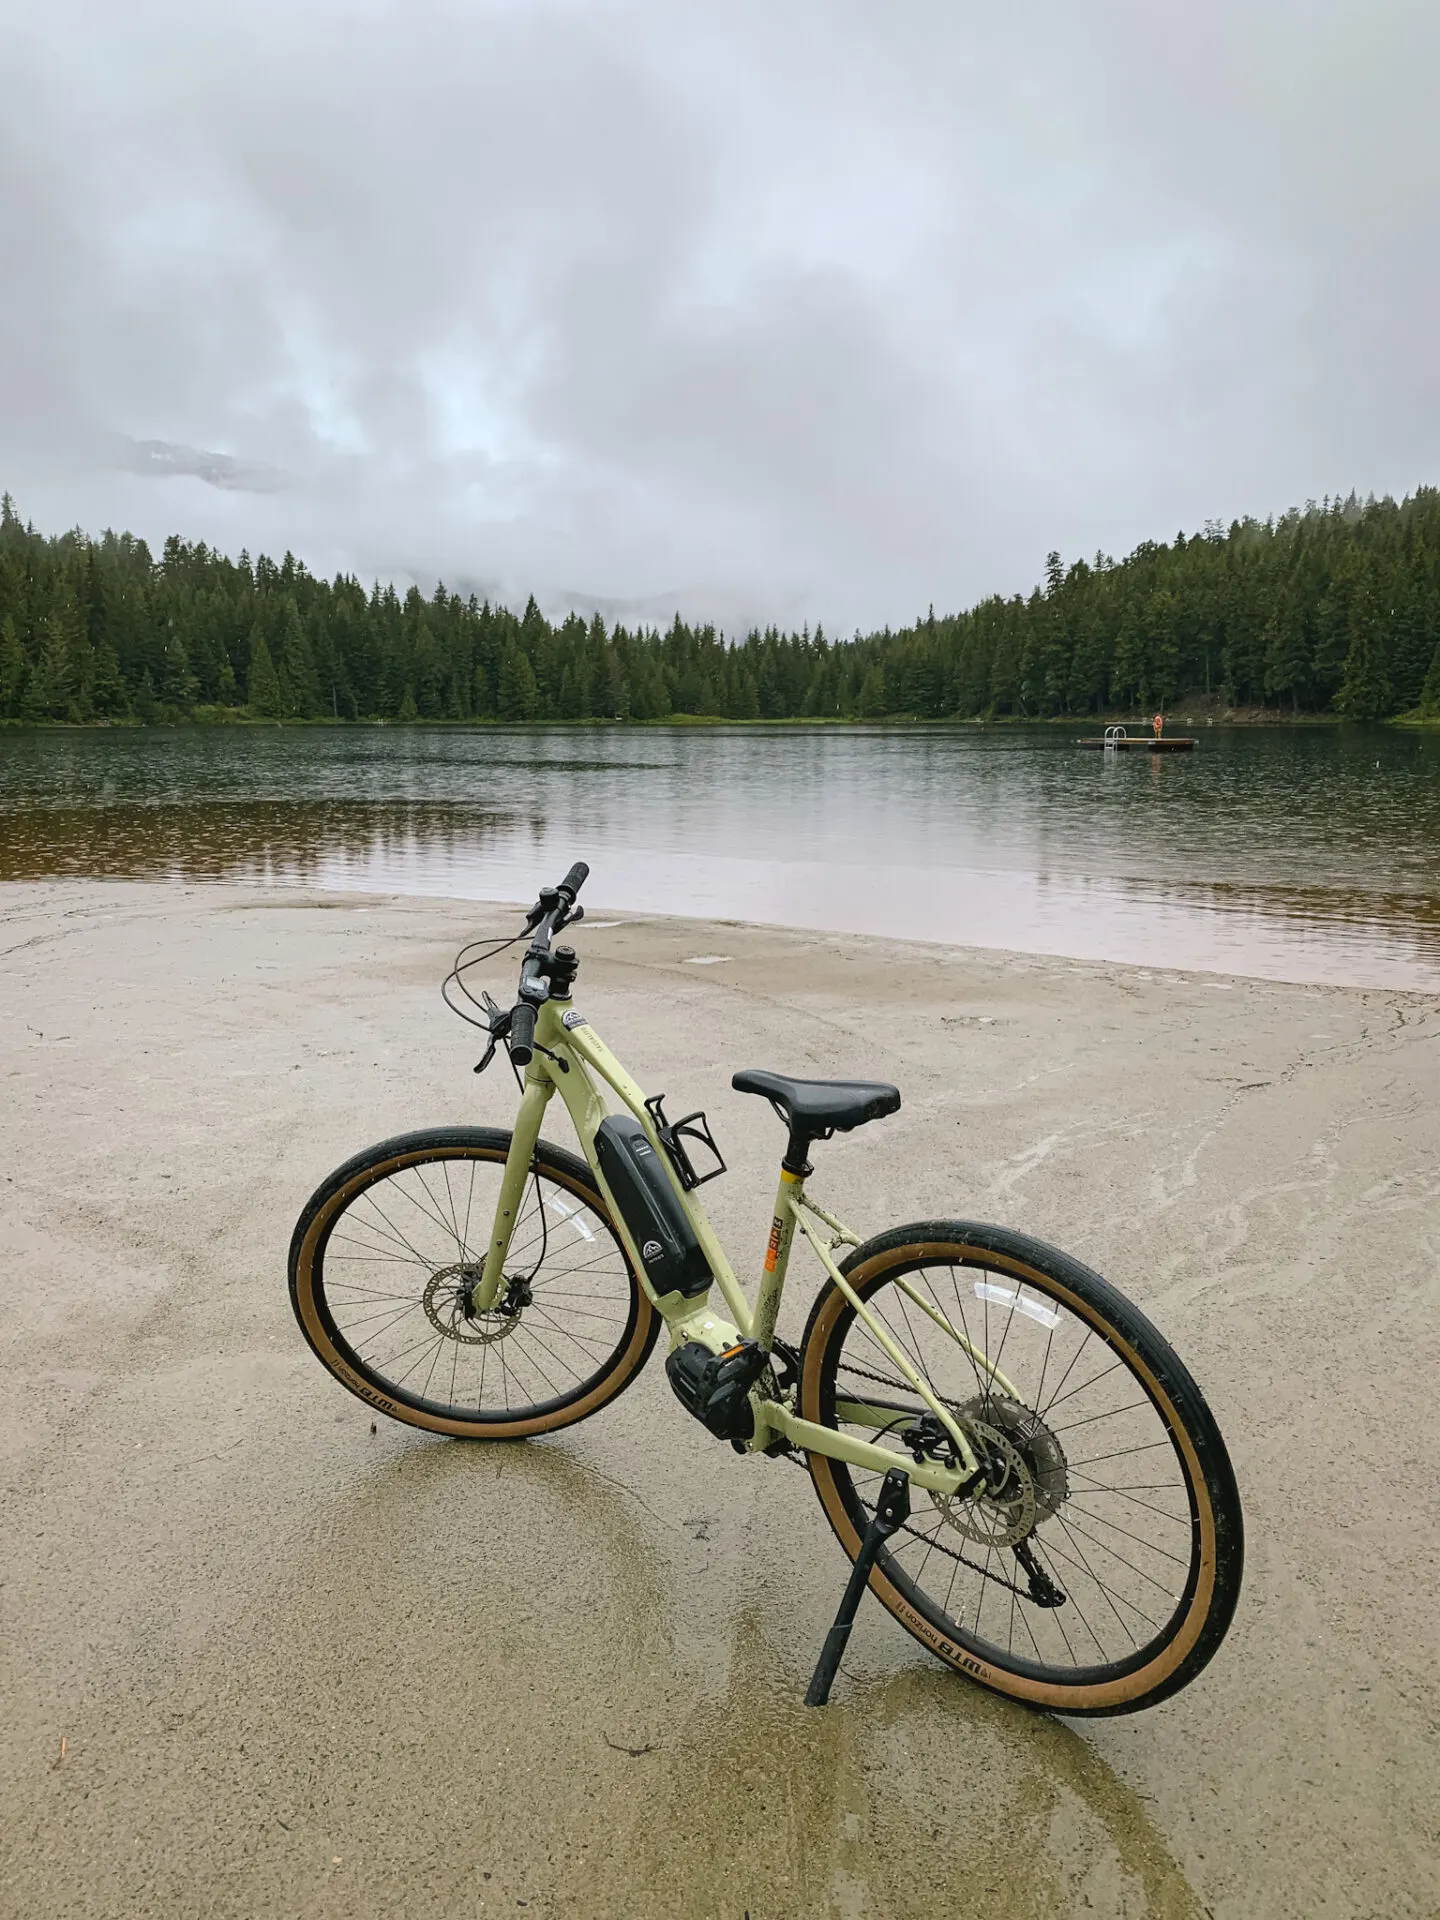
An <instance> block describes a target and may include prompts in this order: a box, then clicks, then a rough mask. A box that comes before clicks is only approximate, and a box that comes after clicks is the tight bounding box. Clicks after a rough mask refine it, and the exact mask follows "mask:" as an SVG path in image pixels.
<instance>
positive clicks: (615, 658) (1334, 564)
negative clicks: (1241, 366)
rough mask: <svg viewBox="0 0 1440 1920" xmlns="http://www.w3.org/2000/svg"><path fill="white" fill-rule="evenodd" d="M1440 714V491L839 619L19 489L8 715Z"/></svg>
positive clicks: (6, 552)
mask: <svg viewBox="0 0 1440 1920" xmlns="http://www.w3.org/2000/svg"><path fill="white" fill-rule="evenodd" d="M1202 696H1208V698H1209V700H1210V701H1211V703H1212V704H1213V703H1219V704H1222V705H1224V706H1226V707H1230V708H1236V707H1244V708H1265V709H1271V710H1276V709H1278V710H1280V711H1283V712H1284V713H1287V714H1291V715H1296V716H1301V715H1321V714H1337V715H1341V716H1344V717H1347V718H1350V719H1355V720H1376V719H1383V718H1386V717H1389V716H1393V715H1397V714H1407V713H1408V714H1416V715H1419V716H1421V717H1435V716H1440V489H1436V488H1433V487H1424V488H1420V489H1418V490H1417V491H1416V492H1415V493H1414V494H1413V495H1410V496H1408V497H1407V498H1405V499H1404V500H1401V501H1399V502H1398V503H1397V502H1396V501H1394V500H1392V499H1389V498H1386V499H1382V500H1376V499H1374V498H1373V497H1372V498H1370V499H1367V500H1365V501H1363V502H1362V501H1360V500H1357V499H1356V497H1355V496H1354V495H1353V494H1352V495H1351V496H1349V497H1348V498H1346V499H1333V500H1332V499H1328V498H1327V499H1326V500H1325V501H1323V502H1322V503H1320V504H1318V505H1317V504H1316V503H1314V502H1310V503H1309V504H1308V505H1307V506H1306V507H1305V508H1303V509H1296V510H1294V511H1291V512H1289V513H1286V514H1284V515H1283V516H1281V517H1280V518H1278V519H1272V520H1266V521H1263V522H1262V521H1257V520H1253V519H1243V520H1236V521H1234V522H1232V523H1231V524H1230V525H1229V526H1228V527H1226V526H1224V525H1222V524H1220V523H1218V522H1212V523H1210V524H1208V525H1206V526H1205V528H1204V529H1203V530H1202V531H1201V532H1198V533H1193V534H1189V535H1186V534H1184V533H1180V534H1177V535H1176V536H1175V538H1174V540H1173V541H1170V542H1168V543H1164V542H1159V543H1157V542H1151V541H1146V542H1144V543H1143V544H1142V545H1140V546H1138V547H1136V548H1135V550H1134V552H1133V553H1130V554H1128V555H1127V556H1126V557H1125V558H1124V559H1122V560H1115V559H1112V558H1110V557H1108V556H1107V555H1104V554H1097V555H1096V556H1095V558H1094V559H1093V560H1088V561H1087V560H1075V561H1073V562H1071V563H1070V564H1069V565H1066V564H1065V563H1064V562H1063V561H1062V559H1061V557H1060V555H1059V554H1058V553H1052V554H1050V556H1049V558H1048V560H1047V562H1046V568H1045V577H1044V580H1043V582H1041V583H1040V584H1039V585H1037V586H1036V587H1035V589H1034V591H1033V592H1031V593H1030V594H1029V595H1028V596H1022V595H1018V594H1017V595H1015V596H1013V597H1011V598H1008V599H1007V598H1004V597H1002V596H1000V595H995V596H993V597H991V598H990V599H987V600H982V601H981V602H980V603H979V604H978V605H976V606H974V607H972V608H970V609H969V610H968V611H967V612H961V613H951V614H945V615H937V614H936V613H935V612H934V610H933V608H932V609H931V610H930V611H929V612H928V613H927V614H926V615H925V617H924V618H923V619H919V620H917V621H916V622H915V623H914V624H913V625H911V626H906V627H899V628H896V629H890V628H886V629H885V630H884V631H882V632H878V633H871V634H866V635H862V634H858V633H857V634H856V635H855V636H854V637H853V638H851V639H848V640H847V639H837V640H831V639H828V638H827V637H826V635H825V633H824V632H823V631H822V630H821V629H820V628H819V627H817V628H816V629H815V631H814V632H813V633H812V632H810V631H809V630H808V629H805V630H802V631H801V632H799V633H782V632H780V631H778V630H777V629H775V628H769V629H767V630H765V631H763V632H761V631H754V632H751V633H748V634H746V635H745V636H744V637H743V638H738V637H737V638H729V639H727V638H726V637H725V636H724V635H723V634H721V633H718V632H717V631H716V629H715V628H714V627H713V626H708V625H688V624H687V623H686V622H685V620H684V619H683V618H682V617H681V615H680V614H679V613H678V612H677V614H676V615H675V618H674V620H673V621H672V623H671V625H670V627H669V628H668V630H666V631H664V632H661V631H659V630H657V629H652V628H644V627H640V628H635V629H631V628H627V627H626V626H625V625H624V624H622V623H616V624H614V625H611V626H607V625H606V623H605V621H604V620H603V619H602V618H601V617H600V616H599V615H598V614H595V615H592V616H591V617H590V618H588V619H587V618H585V617H583V616H582V615H580V614H577V613H571V614H570V615H568V616H567V617H566V618H564V619H561V620H559V621H558V622H552V621H551V620H548V619H547V618H546V617H545V616H544V615H543V614H542V613H541V611H540V609H539V608H538V606H537V605H536V603H535V600H534V599H533V597H532V598H531V600H530V601H529V603H528V605H527V606H526V608H525V610H524V612H523V613H520V614H516V613H514V612H512V611H510V610H508V609H507V608H505V607H500V606H491V605H490V604H489V603H488V602H483V601H480V600H478V599H477V598H475V597H474V596H473V595H471V596H466V597H462V596H461V595H459V594H457V593H453V592H451V591H449V590H448V589H447V588H446V587H445V586H444V585H443V584H440V585H437V586H436V587H435V589H434V591H433V592H432V593H430V594H428V595H427V594H424V593H422V592H421V591H420V589H419V588H418V587H415V586H411V587H410V588H409V589H408V590H406V591H403V592H402V591H400V590H399V589H397V588H396V587H395V586H394V585H393V584H388V583H384V582H378V583H375V584H372V585H371V586H369V587H368V588H367V587H366V586H365V585H363V584H362V582H361V581H359V580H358V579H356V578H354V577H353V576H349V575H343V574H341V575H336V577H335V578H334V579H331V580H324V579H319V578H317V577H316V576H315V575H313V574H311V573H310V572H309V571H308V570H307V569H306V567H305V566H304V565H303V564H302V562H300V561H299V560H297V559H296V558H295V557H294V556H293V555H292V554H288V553H287V554H286V555H285V557H284V559H283V560H280V561H275V560H271V559H267V558H266V557H265V556H264V555H260V556H258V557H256V558H254V559H252V558H251V557H250V556H249V555H248V554H246V553H241V554H240V555H239V557H238V558H235V559H231V558H228V557H227V556H225V555H224V554H221V553H218V552H215V551H214V550H212V549H211V548H209V547H207V546H206V545H204V544H203V543H200V544H193V543H190V542H187V541H185V540H183V539H181V538H179V537H178V536H172V537H171V538H170V539H168V540H167V541H166V542H165V545H164V549H163V551H162V552H161V553H160V554H159V555H158V556H157V555H155V554H154V553H152V552H151V550H150V549H149V547H147V545H146V544H145V542H144V541H143V540H139V539H136V538H135V537H134V536H133V535H131V534H128V533H112V532H107V533H103V534H101V535H99V536H98V537H91V536H90V535H88V534H85V533H82V532H80V531H78V530H77V531H71V532H69V533H63V534H59V535H49V536H47V535H45V534H42V533H39V532H37V531H36V529H35V528H34V527H33V526H31V525H29V524H27V523H25V522H24V521H22V520H21V518H20V516H19V514H18V512H17V511H16V508H15V504H14V502H13V501H12V499H11V498H10V496H9V495H8V494H7V495H5V496H4V501H3V506H0V719H3V720H5V721H9V722H12V723H13V722H19V723H22V724H23V723H28V724H36V723H45V722H69V723H72V724H80V725H83V724H89V723H102V722H112V723H113V722H121V721H139V722H143V723H154V722H168V723H175V722H179V721H185V720H200V721H205V720H209V721H221V720H232V719H233V720H245V719H252V720H269V721H276V720H309V721H321V720H331V721H334V720H339V721H364V720H389V721H401V722H405V721H451V722H466V721H477V720H480V721H483V720H500V721H527V720H590V719H595V720H622V721H623V720H661V719H666V718H669V717H672V716H673V717H677V718H678V717H685V716H694V717H696V718H705V717H714V718H717V719H725V720H756V719H764V720H784V719H800V718H813V719H834V718H840V719H861V720H878V719H889V718H895V719H900V718H911V719H920V720H942V719H972V718H987V719H993V718H999V717H1013V718H1020V719H1027V718H1028V719H1045V718H1056V717H1063V716H1067V715H1073V716H1077V717H1078V716H1081V715H1096V716H1099V715H1110V714H1122V715H1125V714H1134V713H1138V714H1141V715H1148V713H1149V712H1150V711H1151V710H1152V709H1153V708H1155V707H1161V708H1163V707H1168V706H1174V705H1175V704H1176V703H1177V702H1180V701H1183V700H1184V699H1185V698H1187V697H1190V698H1193V699H1195V700H1197V701H1198V700H1199V699H1200V698H1201V697H1202Z"/></svg>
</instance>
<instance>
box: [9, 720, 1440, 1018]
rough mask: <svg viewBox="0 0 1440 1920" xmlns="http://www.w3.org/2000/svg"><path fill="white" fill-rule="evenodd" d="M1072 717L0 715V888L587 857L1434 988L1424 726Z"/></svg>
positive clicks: (1116, 955) (621, 904)
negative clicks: (293, 722)
mask: <svg viewBox="0 0 1440 1920" xmlns="http://www.w3.org/2000/svg"><path fill="white" fill-rule="evenodd" d="M1176 730H1177V731H1184V730H1186V729H1185V728H1184V723H1183V720H1177V722H1176ZM1089 731H1093V729H1090V728H1087V727H1085V726H1083V725H1082V724H1077V725H1076V726H1075V727H1074V728H1073V729H1072V728H1059V727H1049V726H1046V727H1031V728H1019V727H1009V726H1006V727H993V728H975V727H956V728H940V727H937V728H884V727H846V728H839V727H751V728H746V727H726V728H710V727H644V728H635V727H585V728H561V727H535V728H500V727H486V728H474V729H459V728H456V729H448V728H446V729H423V728H399V727H375V728H355V729H336V730H329V729H282V728H278V727H275V728H217V729H205V728H189V729H175V730H167V729H156V730H140V729H117V730H115V731H96V732H83V731H74V732H68V731H63V730H56V731H34V732H31V731H15V730H7V731H3V732H0V879H10V880H14V879H26V880H30V879H38V878H44V877H55V876H87V877H96V878H122V877H123V878H143V879H172V880H177V881H180V880H184V881H218V880H226V881H249V882H254V883H256V884H262V885H264V884H278V883H291V882H296V881H299V882H304V883H306V884H310V885H315V886H319V887H322V888H330V889H338V890H342V891H353V890H365V891H381V892H400V893H424V894H438V895H452V896H455V897H456V898H460V899H471V900H507V899H508V900H516V899H521V898H525V899H528V898H530V897H532V896H533V893H534V891H535V888H536V886H537V885H538V884H540V883H541V882H542V881H553V880H555V879H557V878H558V877H559V876H560V875H561V873H563V871H564V870H565V868H566V867H567V866H568V865H569V864H570V862H571V861H572V860H575V859H585V860H588V861H589V863H590V865H591V868H592V869H593V878H592V880H591V882H590V884H589V887H588V889H587V894H586V899H587V904H588V905H589V906H590V908H591V911H592V913H593V912H596V911H597V910H598V909H601V908H611V909H614V910H617V911H623V912H625V913H628V914H634V913H641V914H645V913H673V914H684V915H691V916H695V917H700V918H707V919H722V920H723V919H731V920H758V921H769V922H776V923H780V924H783V925H787V926H795V927H812V928H816V929H821V928H828V929H834V930H837V931H849V932H858V933H874V934H885V933H889V934H892V935H895V936H896V937H898V938H902V939H908V940H937V941H945V942H956V943H960V944H964V945H971V946H985V947H1001V948H1013V949H1017V950H1019V951H1022V952H1028V953H1047V954H1070V955H1075V956H1078V957H1082V958H1091V959H1108V960H1120V961H1128V962H1134V963H1139V964H1148V965H1161V966H1178V967H1186V968H1197V969H1202V970H1208V971H1217V972H1229V973H1243V974H1251V975H1260V976H1265V977H1271V978H1276V979H1289V980H1311V981H1331V982H1342V983H1348V984H1353V985H1362V986H1387V987H1418V988H1425V989H1428V990H1432V991H1433V990H1440V734H1437V733H1429V734H1426V733H1422V732H1414V733H1407V732H1401V731H1395V730H1391V729H1385V728H1374V729H1371V728H1361V727H1344V728H1330V727H1325V728H1318V727H1317V728H1293V729H1292V728H1260V727H1254V728H1225V727H1218V726H1217V727H1200V728H1198V729H1196V731H1197V733H1198V736H1199V740H1200V745H1199V747H1198V749H1197V750H1196V751H1195V752H1194V753H1190V754H1174V755H1165V756H1152V755H1149V754H1128V755H1120V756H1111V755H1102V754H1099V753H1086V752H1082V751H1080V750H1079V749H1077V747H1076V746H1075V744H1074V742H1075V739H1076V737H1077V736H1078V735H1079V734H1080V733H1082V732H1089ZM456 925H457V932H460V931H463V930H464V928H465V925H466V919H465V916H464V915H463V914H461V915H457V922H456Z"/></svg>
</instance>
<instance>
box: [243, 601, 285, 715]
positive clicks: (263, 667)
mask: <svg viewBox="0 0 1440 1920" xmlns="http://www.w3.org/2000/svg"><path fill="white" fill-rule="evenodd" d="M247 696H248V704H249V707H250V711H251V712H252V713H253V714H257V715H258V716H259V717H260V718H261V719H262V720H278V719H279V717H280V715H281V713H282V711H283V705H282V699H281V692H280V679H279V675H278V674H277V673H276V671H275V662H274V661H273V660H272V659H271V658H270V649H269V647H268V646H267V644H266V641H265V633H264V629H263V628H262V627H261V625H260V623H259V621H258V620H257V621H256V623H255V625H254V626H253V627H252V628H251V629H250V675H249V679H248V682H247Z"/></svg>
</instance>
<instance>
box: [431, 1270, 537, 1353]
mask: <svg viewBox="0 0 1440 1920" xmlns="http://www.w3.org/2000/svg"><path fill="white" fill-rule="evenodd" d="M479 1278H480V1269H479V1267H477V1266H473V1265H470V1264H468V1263H466V1262H463V1261H462V1262H459V1263H457V1264H456V1265H455V1266H453V1267H441V1269H440V1271H439V1272H438V1273H433V1274H431V1276H430V1280H429V1283H428V1285H427V1286H426V1288H425V1296H424V1306H425V1318H426V1319H427V1320H428V1321H429V1322H430V1324H431V1326H432V1327H434V1329H435V1331H436V1332H437V1333H443V1334H444V1336H445V1338H446V1339H447V1340H458V1341H459V1342H460V1343H461V1345H462V1346H467V1347H489V1346H493V1345H494V1344H495V1342H496V1341H497V1340H508V1339H509V1337H510V1335H511V1334H512V1333H514V1331H515V1329H516V1328H517V1327H518V1326H519V1324H520V1316H519V1314H518V1313H501V1312H497V1311H496V1310H495V1309H494V1308H492V1309H491V1311H490V1312H489V1313H470V1312H467V1311H466V1308H467V1306H468V1304H469V1300H470V1293H471V1289H472V1288H473V1287H474V1285H475V1282H476V1281H477V1280H478V1279H479Z"/></svg>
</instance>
